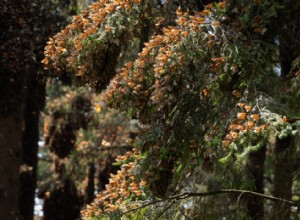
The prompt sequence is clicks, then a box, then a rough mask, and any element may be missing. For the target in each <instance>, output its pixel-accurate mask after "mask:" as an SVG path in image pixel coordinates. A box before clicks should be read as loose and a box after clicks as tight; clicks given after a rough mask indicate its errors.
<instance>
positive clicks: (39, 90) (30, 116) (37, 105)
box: [19, 75, 45, 220]
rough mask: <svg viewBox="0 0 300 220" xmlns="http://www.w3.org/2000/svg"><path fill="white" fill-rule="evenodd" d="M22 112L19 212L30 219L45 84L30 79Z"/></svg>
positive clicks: (27, 219) (32, 210) (26, 218)
mask: <svg viewBox="0 0 300 220" xmlns="http://www.w3.org/2000/svg"><path fill="white" fill-rule="evenodd" d="M30 82H31V85H29V86H28V91H27V93H28V94H30V95H29V96H28V97H27V100H26V106H25V112H24V129H23V136H22V148H23V153H22V167H23V168H24V169H21V173H20V198H19V205H20V212H21V215H22V217H23V219H24V220H32V219H33V214H34V197H35V189H36V181H37V162H38V157H37V153H38V141H39V113H40V110H41V108H42V106H43V105H44V99H45V84H44V83H41V82H38V81H37V80H35V79H33V75H32V79H31V80H30Z"/></svg>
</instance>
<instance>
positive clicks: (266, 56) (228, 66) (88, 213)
mask: <svg viewBox="0 0 300 220" xmlns="http://www.w3.org/2000/svg"><path fill="white" fill-rule="evenodd" d="M299 8H300V2H298V1H297V0H294V1H279V0H245V1H235V0H227V1H206V2H205V4H204V3H203V4H200V5H198V4H197V3H196V2H194V1H184V2H182V1H164V2H163V3H161V2H157V1H153V0H131V1H125V0H124V1H123V0H116V1H109V0H101V1H98V2H96V3H94V4H93V5H91V6H90V7H89V10H87V11H83V12H82V14H81V15H78V16H75V17H74V19H73V22H72V23H71V24H70V25H68V26H67V27H66V28H65V29H64V30H62V31H61V32H60V33H58V34H57V35H55V36H54V37H53V38H50V41H49V42H48V45H47V46H46V48H45V59H44V60H43V63H44V64H45V65H46V67H47V68H50V69H52V70H53V71H56V73H57V74H60V73H61V72H65V71H67V72H68V73H69V74H71V76H72V78H73V79H74V80H75V81H76V82H77V83H79V84H86V83H87V84H89V85H90V86H92V87H94V88H95V89H96V90H98V91H99V90H102V89H104V88H106V86H107V85H108V84H109V82H110V80H111V79H112V81H111V83H110V84H109V87H108V88H107V90H106V103H107V104H108V105H109V106H110V107H112V108H116V109H119V110H122V111H126V112H128V113H130V114H131V115H132V116H134V117H137V118H138V119H139V121H140V122H141V123H142V124H143V125H145V126H144V129H143V130H141V132H140V134H139V136H138V138H136V140H135V143H134V146H135V147H136V148H137V149H135V152H134V153H129V154H128V155H125V156H124V157H121V158H119V161H121V162H120V163H121V164H122V163H124V164H123V165H122V168H121V171H120V172H119V173H118V174H117V175H113V176H112V179H111V182H110V184H109V185H108V187H107V190H106V191H105V192H103V193H102V194H101V195H99V196H98V197H97V199H96V200H95V202H94V203H93V204H92V205H91V206H89V207H88V208H87V209H86V210H85V211H83V216H84V217H85V218H87V219H88V218H89V217H95V218H96V217H97V216H98V217H99V219H101V216H102V217H105V216H106V217H109V216H110V218H112V216H122V215H124V214H125V213H126V214H127V216H128V215H130V214H132V213H134V212H129V214H128V210H130V209H132V210H141V209H138V208H139V207H143V206H140V203H138V201H143V200H146V201H152V200H151V198H154V197H168V196H170V195H173V194H174V193H178V192H183V191H184V190H191V189H194V188H193V186H191V184H190V183H189V181H188V180H191V179H192V178H194V179H193V183H195V181H198V180H199V178H200V177H199V175H200V174H199V172H200V171H199V170H202V171H203V172H211V173H213V174H214V177H215V178H217V180H215V181H219V182H218V187H220V188H221V189H224V188H235V189H249V187H250V186H249V185H251V184H249V181H247V178H248V176H247V175H244V173H243V167H244V165H245V158H246V156H247V155H248V154H249V153H251V152H253V151H257V150H259V149H260V148H261V147H262V146H264V145H265V144H266V143H267V142H268V140H269V139H270V137H278V138H279V139H282V138H284V137H287V136H289V135H294V134H295V132H296V130H295V127H294V126H293V123H294V122H295V121H297V120H295V118H297V117H299V114H300V112H299V107H300V106H299V104H300V102H299V100H300V99H299V98H300V97H299V96H300V90H299V88H300V87H299V85H300V84H299V80H300V79H299V75H300V69H299V67H300V65H299V59H300V57H299V55H300V43H299V36H300V31H299V30H300V29H299V28H295V27H299V26H300V25H299V24H300V19H299V16H297V15H298V14H299V13H300V12H299V10H300V9H299ZM146 21H148V25H149V29H150V30H151V31H150V33H151V34H152V36H150V37H149V41H148V42H143V43H144V47H143V48H142V50H141V51H140V53H138V54H137V58H136V59H134V60H131V61H129V62H128V63H126V64H125V65H124V66H123V67H122V68H121V69H120V71H119V73H117V71H116V70H115V68H116V65H117V63H118V57H119V54H120V52H121V48H122V47H123V46H125V45H128V44H129V43H130V42H131V41H133V40H135V39H139V38H141V35H142V34H143V33H141V30H142V28H143V26H144V25H145V24H144V23H145V22H146ZM287 21H290V23H287ZM291 21H292V22H291ZM279 27H280V28H279ZM282 27H283V28H282ZM297 39H298V40H297ZM286 45H293V47H292V49H290V50H289V52H288V53H287V54H285V55H283V53H284V51H285V52H286V50H284V47H286ZM286 63H289V65H290V66H289V67H287V66H286V65H285V64H286ZM122 161H123V162H122ZM225 170H227V171H229V170H230V171H231V172H224V171H225ZM202 171H201V172H202ZM197 176H198V177H197ZM197 178H198V179H197ZM197 184H198V185H199V184H200V185H201V183H200V182H198V183H197ZM250 188H251V187H250ZM197 190H198V191H199V190H200V191H201V190H202V191H203V192H205V191H207V189H199V187H198V188H197ZM172 205H173V204H170V206H172ZM194 205H195V204H194ZM165 207H166V206H165ZM142 210H143V211H140V212H139V213H140V215H144V214H145V213H147V212H151V209H147V207H145V208H144V209H142ZM177 210H178V209H177ZM178 213H179V214H178ZM176 214H178V215H181V216H184V215H185V214H184V213H183V214H182V213H181V214H180V212H179V211H178V212H172V213H169V215H176ZM145 216H146V214H145ZM148 217H149V216H148ZM194 217H197V216H196V215H195V216H194ZM145 218H146V217H145ZM150 219H151V217H150ZM152 219H153V218H152Z"/></svg>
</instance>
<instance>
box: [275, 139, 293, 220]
mask: <svg viewBox="0 0 300 220" xmlns="http://www.w3.org/2000/svg"><path fill="white" fill-rule="evenodd" d="M274 153H275V171H274V193H273V195H274V196H275V197H279V198H283V199H286V200H291V198H292V185H293V171H294V163H293V162H294V160H293V153H294V143H293V138H292V137H290V136H289V137H286V138H283V139H277V141H276V145H275V151H274ZM274 211H275V214H274V218H275V219H278V220H279V219H280V220H281V219H282V220H284V219H290V214H291V206H290V205H288V204H286V203H285V204H282V203H280V202H278V203H276V204H275V206H274Z"/></svg>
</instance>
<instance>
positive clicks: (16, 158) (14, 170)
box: [0, 113, 22, 220]
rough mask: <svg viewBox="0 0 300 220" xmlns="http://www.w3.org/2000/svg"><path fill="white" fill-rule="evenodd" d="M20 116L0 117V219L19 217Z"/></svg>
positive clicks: (9, 219)
mask: <svg viewBox="0 0 300 220" xmlns="http://www.w3.org/2000/svg"><path fill="white" fill-rule="evenodd" d="M21 122H22V117H21V114H19V116H18V113H15V114H11V115H9V116H6V117H2V116H1V117H0V152H1V154H0V176H1V180H0V217H1V219H5V220H15V219H18V217H19V210H18V198H19V190H18V188H19V170H20V161H21V134H22V126H21V124H22V123H21Z"/></svg>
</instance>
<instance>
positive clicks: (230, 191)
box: [124, 189, 297, 214]
mask: <svg viewBox="0 0 300 220" xmlns="http://www.w3.org/2000/svg"><path fill="white" fill-rule="evenodd" d="M219 194H237V196H238V197H239V198H240V197H241V196H242V195H249V196H256V197H260V198H263V199H266V200H271V201H274V202H282V203H286V204H288V205H290V206H297V204H296V203H295V202H292V201H290V200H286V199H282V198H278V197H274V196H268V195H265V194H261V193H257V192H253V191H247V190H239V189H223V190H219V191H212V192H203V193H195V192H190V193H182V194H178V195H174V196H170V197H167V198H163V199H157V200H153V201H151V202H148V203H146V204H144V205H141V206H139V207H137V208H133V209H130V210H128V211H126V212H124V214H126V213H129V212H132V211H136V210H139V209H142V208H145V207H147V206H150V205H154V204H157V203H161V202H164V201H168V200H183V199H186V198H189V197H206V196H214V195H219Z"/></svg>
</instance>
